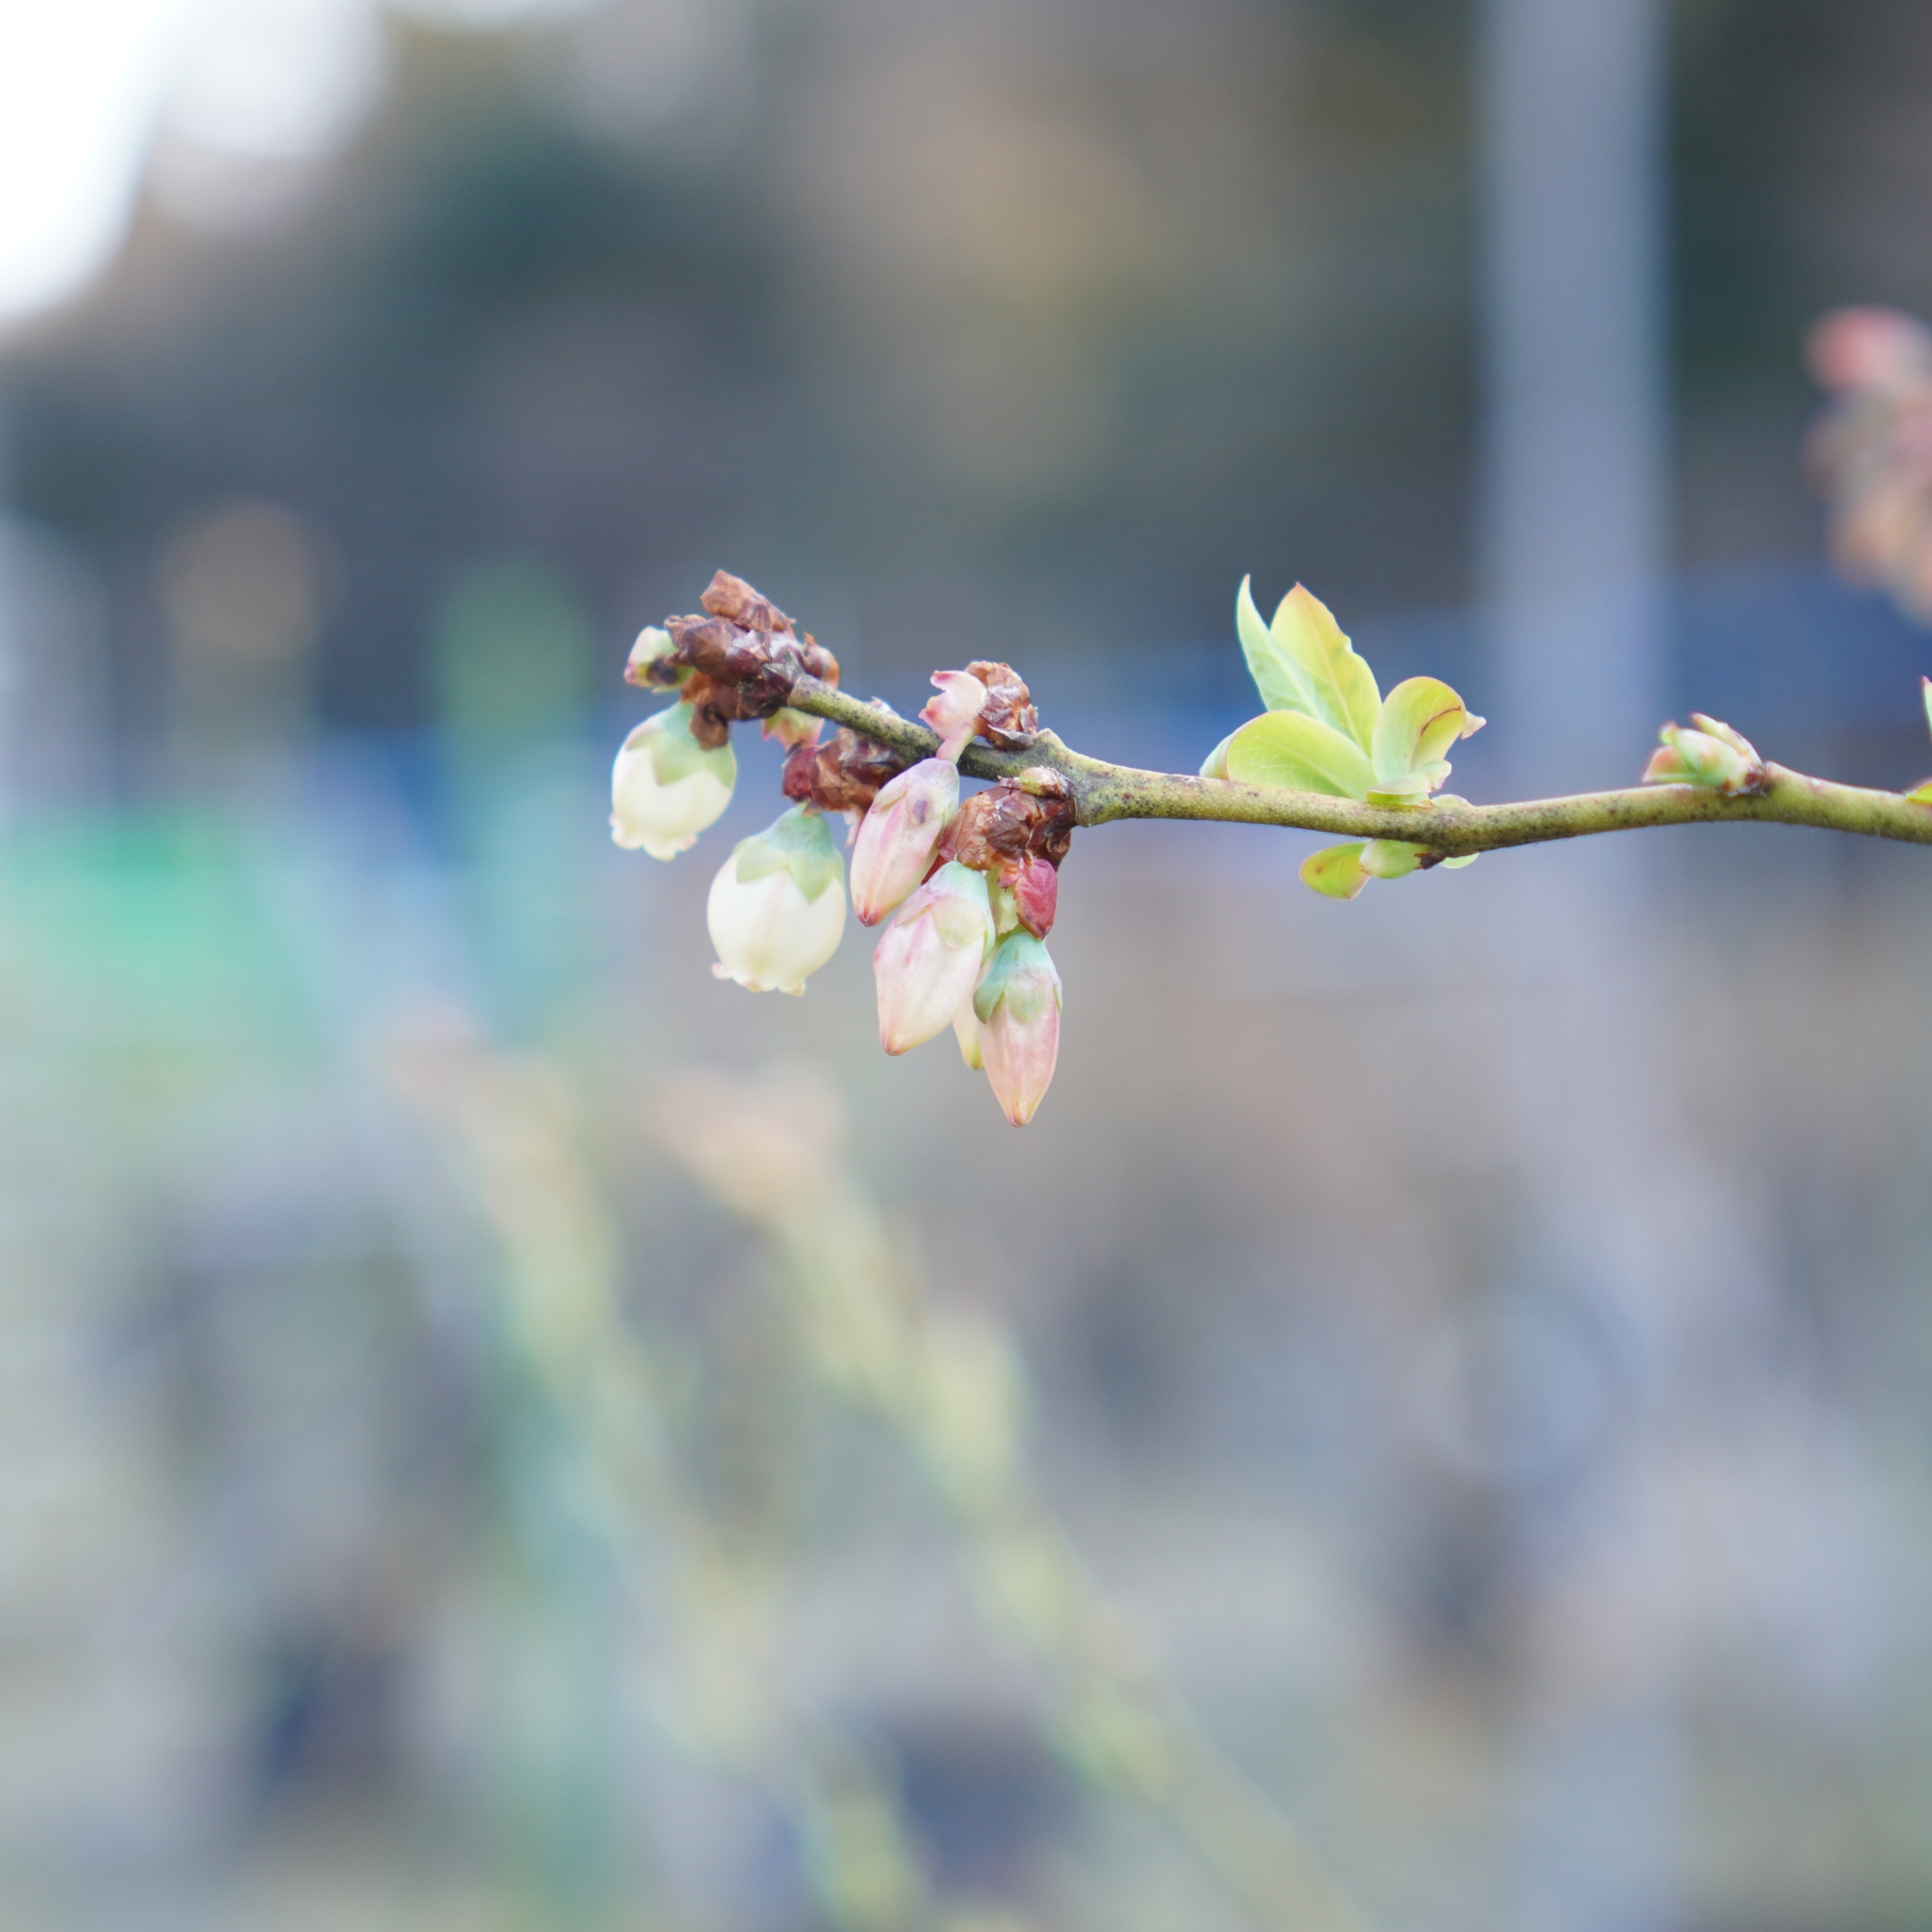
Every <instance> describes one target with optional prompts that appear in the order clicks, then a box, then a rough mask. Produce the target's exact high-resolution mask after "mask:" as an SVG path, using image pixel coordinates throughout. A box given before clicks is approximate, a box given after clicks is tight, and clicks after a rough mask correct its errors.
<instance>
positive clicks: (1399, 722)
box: [1372, 677, 1484, 790]
mask: <svg viewBox="0 0 1932 1932" xmlns="http://www.w3.org/2000/svg"><path fill="white" fill-rule="evenodd" d="M1483 722H1484V721H1483V720H1482V719H1480V718H1477V717H1474V716H1472V715H1471V713H1470V712H1469V711H1468V709H1467V708H1466V707H1465V706H1464V704H1463V700H1462V699H1461V698H1460V697H1459V696H1457V695H1456V694H1455V692H1453V691H1452V690H1450V688H1449V687H1448V686H1447V685H1446V684H1444V683H1443V682H1442V680H1441V679H1440V678H1439V677H1406V678H1404V679H1403V681H1402V682H1401V683H1400V684H1399V685H1397V686H1396V688H1395V689H1394V690H1393V691H1392V692H1390V693H1389V695H1388V696H1386V697H1385V698H1383V699H1382V706H1381V712H1380V714H1379V715H1378V718H1377V719H1376V728H1375V736H1374V739H1373V740H1372V747H1373V752H1374V756H1375V773H1376V783H1377V785H1378V787H1379V788H1381V789H1384V790H1397V789H1400V788H1401V787H1402V786H1403V783H1404V781H1406V780H1410V779H1412V778H1414V777H1417V776H1420V777H1421V778H1422V779H1423V780H1424V781H1425V783H1426V784H1427V785H1428V787H1429V789H1431V790H1434V789H1435V786H1436V785H1439V784H1440V783H1441V782H1442V781H1443V780H1444V779H1446V778H1447V777H1448V776H1449V767H1448V766H1447V765H1446V764H1444V763H1443V762H1442V753H1444V752H1446V751H1447V750H1448V749H1449V747H1450V746H1451V745H1453V744H1454V743H1455V742H1456V740H1457V739H1458V738H1466V737H1468V736H1469V734H1470V733H1471V732H1473V731H1479V730H1481V729H1482V727H1483Z"/></svg>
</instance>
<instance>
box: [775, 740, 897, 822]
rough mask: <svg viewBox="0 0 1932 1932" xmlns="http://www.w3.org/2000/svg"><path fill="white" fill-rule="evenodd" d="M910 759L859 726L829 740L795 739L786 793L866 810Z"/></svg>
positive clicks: (824, 805) (830, 806)
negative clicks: (799, 741) (797, 742)
mask: <svg viewBox="0 0 1932 1932" xmlns="http://www.w3.org/2000/svg"><path fill="white" fill-rule="evenodd" d="M910 762H911V761H910V760H909V759H907V758H905V757H902V756H901V755H900V754H899V753H897V752H894V751H889V750H888V749H887V748H886V747H885V746H884V745H875V744H874V743H873V742H872V741H871V739H869V738H863V737H861V736H860V735H859V733H858V732H856V731H850V730H842V729H841V730H840V731H839V732H838V736H837V737H835V738H834V739H833V740H832V742H831V744H829V745H796V746H794V747H793V748H792V750H791V752H790V753H789V754H788V755H787V756H786V758H785V762H784V795H785V796H786V797H787V798H790V799H796V800H797V801H798V802H799V803H800V804H803V805H815V806H817V807H818V808H819V809H820V810H824V811H851V810H860V811H863V810H867V808H868V807H869V806H870V805H871V803H872V801H873V799H875V798H876V797H877V796H878V794H879V789H880V787H881V786H882V785H884V784H886V783H888V782H889V781H891V780H893V779H895V778H896V777H897V776H898V775H899V773H901V772H902V771H904V770H905V769H906V766H907V765H908V764H909V763H910Z"/></svg>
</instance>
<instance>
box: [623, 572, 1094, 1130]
mask: <svg viewBox="0 0 1932 1932" xmlns="http://www.w3.org/2000/svg"><path fill="white" fill-rule="evenodd" d="M701 602H702V604H703V607H704V611H703V614H702V615H700V616H692V617H672V618H669V619H668V620H667V622H666V624H665V626H664V627H663V628H662V629H657V628H653V629H650V630H647V631H645V632H644V633H643V635H642V636H641V637H639V639H638V642H637V646H636V648H635V649H634V650H633V651H632V653H631V661H630V665H629V667H628V668H627V669H626V671H625V675H626V677H627V678H628V679H629V680H630V681H631V682H632V683H634V684H639V685H644V686H647V687H652V688H656V689H662V690H675V691H676V693H677V701H676V702H675V703H674V704H672V705H671V707H670V708H669V709H668V710H667V711H664V712H661V713H659V714H658V715H657V716H656V717H654V718H651V719H647V720H646V721H645V722H644V723H643V724H642V725H639V726H638V727H637V729H636V730H634V731H633V732H632V733H631V734H630V736H629V737H628V738H626V739H625V741H624V745H623V748H622V750H621V751H619V753H617V762H616V765H615V767H614V768H613V770H612V772H611V836H612V838H615V839H616V841H617V843H618V844H619V845H622V846H625V847H627V848H631V849H636V848H641V849H642V850H644V851H646V852H648V853H649V854H650V855H651V856H652V857H653V858H658V859H668V858H670V857H671V856H673V855H674V854H675V853H678V852H681V851H684V850H686V849H687V848H688V847H690V846H691V845H692V844H693V843H694V842H695V841H696V838H697V835H698V834H699V833H700V832H701V831H703V830H704V829H705V827H707V826H708V825H710V824H712V823H713V822H714V821H715V820H716V819H717V818H718V816H719V814H720V813H721V812H723V811H724V810H725V806H726V805H727V804H728V803H729V802H730V798H731V790H732V786H733V783H734V782H735V780H736V772H737V767H736V763H735V761H734V759H733V756H732V753H731V747H730V732H729V727H730V725H732V724H734V723H738V722H742V721H747V720H754V719H755V720H761V721H763V724H764V728H765V733H766V735H767V736H768V737H776V738H778V739H780V740H781V742H782V743H783V744H784V745H785V746H786V747H787V751H786V756H785V762H784V776H783V791H784V795H785V797H786V798H788V799H790V800H792V801H793V805H792V807H791V809H790V810H787V811H786V812H784V813H783V814H782V815H781V817H780V818H779V819H778V821H777V822H776V823H775V824H773V825H772V826H770V827H768V828H767V829H766V830H765V831H763V832H761V833H759V834H758V835H757V836H756V837H755V838H746V839H742V840H741V841H740V842H739V843H738V845H737V846H736V847H735V848H734V849H733V851H732V853H731V856H730V858H729V859H727V860H726V861H725V866H724V867H723V868H722V869H721V870H720V872H719V874H718V876H717V878H716V879H715V880H714V881H713V882H712V887H711V895H710V899H709V902H708V906H707V919H708V923H709V925H710V928H711V940H712V944H713V946H714V947H715V948H716V950H717V953H718V964H717V965H716V966H715V967H714V968H713V969H712V970H713V971H714V972H715V973H716V974H717V975H718V977H719V978H720V979H726V980H736V981H737V983H738V984H739V985H741V986H745V987H748V988H750V989H751V990H752V991H753V992H783V993H802V992H803V991H804V990H805V982H806V980H808V979H809V978H810V976H811V975H812V974H813V973H815V972H816V971H817V970H818V969H819V968H820V967H821V966H823V965H824V964H825V963H826V961H827V960H828V959H830V958H831V957H832V954H833V953H834V952H835V951H837V949H838V941H839V938H840V936H841V935H842V933H843V931H844V925H845V906H846V890H845V878H844V873H845V867H844V863H843V861H842V859H841V858H840V855H839V853H838V848H837V847H836V845H835V844H834V842H833V838H832V835H831V829H830V827H829V825H828V823H827V820H828V818H829V817H830V816H832V815H841V816H843V817H844V818H845V819H846V821H847V823H848V825H849V826H850V827H851V828H852V831H851V834H850V837H851V838H852V841H853V848H852V867H851V905H852V910H853V911H854V912H856V913H857V914H858V916H859V920H860V923H862V924H865V925H868V926H869V925H879V924H881V923H884V930H883V931H882V932H881V933H880V935H879V940H878V944H877V946H876V947H875V948H874V950H873V953H872V971H873V976H874V979H875V980H876V982H877V989H878V1005H879V1042H880V1044H881V1045H882V1046H883V1047H884V1048H885V1050H886V1051H887V1052H888V1053H893V1054H898V1053H905V1052H908V1051H909V1050H910V1049H911V1048H913V1047H915V1046H919V1045H922V1044H923V1043H924V1042H925V1041H926V1040H929V1039H931V1038H933V1037H936V1036H937V1035H939V1034H942V1033H944V1032H945V1031H946V1030H947V1029H948V1028H949V1027H951V1028H952V1031H953V1033H954V1035H955V1037H957V1039H958V1042H959V1049H960V1053H961V1055H962V1057H963V1058H964V1060H965V1062H966V1064H967V1065H968V1066H971V1067H974V1068H976V1069H980V1068H983V1070H984V1071H985V1074H986V1077H987V1080H988V1082H989V1084H990V1085H991V1087H992V1089H993V1093H994V1094H995V1096H996V1097H997V1098H998V1100H999V1102H1000V1105H1001V1106H1002V1108H1003V1109H1004V1110H1005V1111H1006V1115H1007V1118H1008V1119H1009V1120H1010V1121H1011V1122H1013V1124H1014V1125H1015V1126H1024V1125H1025V1124H1026V1123H1027V1122H1029V1121H1030V1120H1032V1119H1033V1116H1034V1112H1035V1110H1036V1109H1037V1107H1038V1105H1039V1103H1040V1099H1041V1097H1042V1096H1043V1095H1044V1094H1045V1093H1046V1090H1047V1086H1048V1084H1049V1083H1050V1082H1051V1081H1052V1079H1053V1069H1054V1062H1055V1059H1056V1057H1057V1056H1058V1053H1059V1049H1060V1004H1061V994H1060V975H1059V973H1058V972H1057V971H1056V970H1055V968H1054V964H1053V960H1052V958H1051V957H1050V956H1049V954H1048V952H1047V950H1046V945H1045V941H1046V935H1047V933H1048V932H1049V931H1050V930H1051V928H1052V925H1053V919H1054V912H1055V909H1056V907H1057V904H1058V901H1059V886H1060V870H1059V868H1060V865H1061V862H1062V861H1063V860H1064V859H1065V856H1066V852H1067V847H1068V845H1069V843H1070V841H1071V838H1072V832H1073V804H1072V799H1071V797H1070V795H1069V794H1068V791H1067V787H1066V784H1065V780H1063V779H1062V778H1061V777H1060V775H1059V774H1058V773H1056V772H1054V771H1053V770H1051V769H1050V768H1048V767H1046V766H1043V765H1040V766H1033V767H1029V768H1028V769H1026V770H1025V771H1023V772H1021V773H1020V774H1019V776H1018V777H1017V778H1009V779H1002V780H1000V781H998V782H997V783H995V784H993V785H992V786H990V787H989V788H988V789H987V790H985V791H982V792H979V793H976V794H975V795H974V796H972V797H970V798H966V799H964V800H962V799H961V797H960V794H959V758H960V756H961V754H962V753H963V752H964V751H965V749H966V747H967V745H969V744H970V743H971V742H972V741H973V740H974V739H975V738H981V739H984V740H986V741H987V742H988V743H990V744H992V745H994V746H996V747H998V748H999V749H1001V750H1003V751H1021V750H1024V749H1025V748H1026V747H1027V746H1028V745H1029V744H1031V743H1032V741H1033V739H1034V737H1035V736H1036V734H1037V730H1038V724H1039V721H1038V717H1037V713H1036V711H1035V709H1034V706H1033V703H1032V700H1031V698H1030V696H1029V694H1028V692H1027V688H1026V686H1025V684H1024V683H1022V682H1021V680H1020V679H1019V677H1018V676H1017V675H1016V674H1015V673H1014V672H1013V670H1012V669H1011V668H1010V667H1009V666H1007V665H1004V664H995V663H992V662H980V663H975V664H972V665H969V666H968V667H967V668H966V669H964V670H944V671H939V672H937V673H936V674H935V675H934V677H933V680H932V682H933V684H934V685H935V686H936V687H937V689H938V693H939V696H936V697H935V698H933V699H932V700H931V701H930V702H929V703H928V704H927V705H926V706H925V708H924V710H923V711H922V712H921V713H920V717H921V719H922V721H923V723H924V724H926V725H930V726H931V728H932V729H933V731H934V732H935V733H936V734H937V735H938V738H939V746H938V750H937V751H936V753H934V754H933V755H932V756H931V757H928V758H923V759H921V760H919V761H918V762H917V763H909V762H908V760H907V759H906V758H905V757H904V756H902V755H901V754H900V753H897V752H895V751H893V750H891V749H890V748H888V747H886V746H882V745H878V744H874V743H873V742H872V741H871V740H870V739H867V738H866V737H863V736H861V735H860V734H859V733H857V732H855V731H851V730H845V729H841V730H839V731H838V733H837V734H836V735H835V736H834V737H833V739H832V740H831V742H830V743H821V742H820V734H821V729H822V726H821V724H820V721H819V720H817V719H816V718H812V717H809V716H807V715H806V714H804V713H802V712H798V711H794V710H792V709H790V708H789V706H788V702H787V700H788V699H789V698H790V697H791V696H792V695H793V692H794V690H795V687H796V685H797V683H798V680H799V679H800V678H802V677H809V678H812V679H815V680H816V681H817V682H818V683H820V684H823V685H832V686H836V685H837V683H838V663H837V661H836V660H835V659H834V658H833V657H832V655H831V653H830V652H828V651H826V650H824V649H822V648H821V647H820V646H819V645H818V644H817V643H815V642H814V641H813V639H810V637H801V636H800V635H799V633H798V631H797V629H796V627H795V626H794V625H793V623H792V620H791V619H790V618H789V617H787V616H786V615H785V614H784V613H783V612H782V611H780V610H779V609H778V608H777V607H776V606H775V605H773V604H772V603H771V602H770V601H769V600H768V599H767V598H764V597H761V596H760V595H759V594H758V593H757V592H756V591H755V590H753V588H752V586H751V585H750V584H748V583H746V582H743V581H742V580H741V579H738V578H735V577H728V576H726V575H725V573H724V572H722V571H721V572H720V573H719V574H718V576H717V577H715V578H714V579H713V580H712V582H711V584H710V587H709V588H708V589H707V590H706V591H705V593H704V596H703V598H702V600H701Z"/></svg>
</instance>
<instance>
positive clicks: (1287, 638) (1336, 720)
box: [1268, 583, 1382, 752]
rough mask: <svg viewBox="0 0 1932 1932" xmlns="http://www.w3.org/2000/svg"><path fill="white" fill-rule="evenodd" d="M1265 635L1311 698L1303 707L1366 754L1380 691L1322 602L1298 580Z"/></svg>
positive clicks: (1373, 676) (1379, 699)
mask: <svg viewBox="0 0 1932 1932" xmlns="http://www.w3.org/2000/svg"><path fill="white" fill-rule="evenodd" d="M1268 635H1269V637H1270V638H1272V639H1273V640H1274V642H1275V643H1276V644H1277V645H1278V646H1279V647H1280V649H1281V650H1282V651H1284V652H1285V653H1286V654H1287V656H1288V658H1289V660H1290V661H1291V662H1292V663H1293V666H1294V668H1296V669H1297V670H1298V671H1299V673H1300V679H1301V683H1302V685H1303V686H1304V687H1305V688H1306V690H1307V692H1308V695H1309V696H1310V697H1311V698H1312V699H1313V700H1314V701H1313V704H1312V705H1311V706H1307V707H1302V708H1306V709H1309V710H1311V711H1312V714H1313V715H1314V716H1315V717H1317V718H1320V719H1321V721H1322V723H1323V724H1326V725H1333V726H1334V727H1335V729H1336V730H1338V731H1340V732H1342V733H1343V735H1344V736H1346V737H1350V738H1352V739H1353V740H1354V741H1355V743H1356V744H1358V745H1359V746H1360V747H1361V748H1362V750H1363V751H1365V752H1366V751H1367V750H1368V749H1369V745H1370V742H1371V740H1372V739H1373V737H1374V735H1375V728H1376V717H1377V714H1378V711H1379V710H1380V708H1381V701H1382V700H1381V694H1380V692H1378V690H1377V689H1376V676H1375V672H1374V671H1372V670H1371V669H1370V668H1369V667H1368V665H1367V663H1366V662H1365V661H1364V660H1363V659H1362V658H1360V657H1358V656H1357V655H1356V653H1355V651H1354V649H1353V647H1352V646H1351V645H1350V642H1349V639H1347V637H1345V636H1344V635H1343V631H1342V627H1341V625H1339V624H1338V623H1336V621H1335V618H1334V613H1333V612H1332V611H1330V610H1329V609H1328V607H1327V605H1325V604H1324V603H1322V601H1321V598H1319V597H1317V596H1316V595H1315V594H1314V592H1313V591H1311V590H1309V589H1307V588H1306V587H1305V586H1303V585H1302V584H1299V583H1297V584H1296V585H1295V586H1294V588H1293V590H1291V591H1290V592H1289V593H1288V595H1287V596H1286V597H1284V598H1283V599H1282V600H1281V604H1280V606H1279V607H1278V608H1277V610H1276V611H1275V613H1274V622H1273V623H1272V624H1271V625H1270V626H1269V627H1268Z"/></svg>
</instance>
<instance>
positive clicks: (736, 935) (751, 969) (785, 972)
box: [705, 806, 845, 993]
mask: <svg viewBox="0 0 1932 1932" xmlns="http://www.w3.org/2000/svg"><path fill="white" fill-rule="evenodd" d="M844 871H845V863H844V861H843V860H842V859H840V858H839V856H838V847H837V846H836V845H835V844H834V843H833V840H832V831H831V828H830V827H829V826H828V825H827V824H826V822H825V819H824V818H823V817H822V816H821V815H820V814H819V813H818V812H815V811H808V810H806V809H805V808H804V807H803V806H794V807H793V808H792V809H791V810H789V811H787V812H786V813H784V815H783V816H782V817H781V818H780V819H779V820H778V821H777V823H775V824H773V825H771V826H768V827H767V828H766V829H765V830H764V831H763V832H760V833H758V834H757V835H756V836H755V837H753V838H741V839H740V840H739V841H738V843H737V844H736V846H734V847H733V848H732V852H731V856H730V857H729V858H728V859H726V860H725V863H724V865H723V866H722V867H719V871H718V876H717V877H716V878H715V879H713V880H712V882H711V897H710V899H709V900H708V901H707V903H706V905H705V921H706V923H707V924H709V926H710V927H711V943H712V945H713V946H715V947H716V948H717V949H718V964H717V965H715V966H714V967H712V969H711V970H712V972H713V973H715V974H716V975H717V976H718V978H719V979H721V980H737V982H738V983H739V985H741V986H745V987H749V988H750V989H751V991H753V992H754V993H802V992H804V991H805V982H806V980H807V979H808V978H809V977H810V975H811V974H813V973H816V972H817V971H818V969H819V968H820V967H821V966H823V965H824V964H825V962H826V961H827V960H828V959H830V958H831V957H832V955H833V953H834V952H837V951H838V939H839V935H840V934H841V933H842V932H843V931H844V930H845V888H844V885H843V883H842V880H843V876H844Z"/></svg>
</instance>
